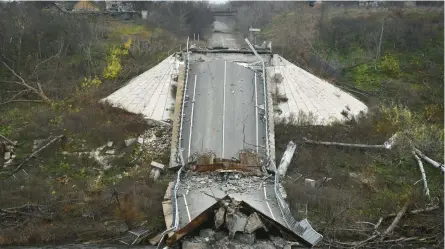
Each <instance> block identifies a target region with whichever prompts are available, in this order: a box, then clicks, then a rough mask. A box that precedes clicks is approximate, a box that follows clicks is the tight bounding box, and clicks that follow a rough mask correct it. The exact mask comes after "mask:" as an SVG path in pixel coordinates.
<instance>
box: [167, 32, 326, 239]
mask: <svg viewBox="0 0 445 249" xmlns="http://www.w3.org/2000/svg"><path fill="white" fill-rule="evenodd" d="M246 42H247V43H248V44H249V47H250V51H243V52H239V51H236V50H233V51H231V53H218V52H216V51H214V50H208V49H196V48H195V49H190V50H189V49H187V50H186V51H185V52H184V53H182V55H181V56H182V58H183V59H184V65H183V66H181V67H183V70H180V74H179V81H178V90H177V99H176V100H177V101H176V104H177V107H178V108H176V110H177V113H176V115H177V116H175V117H176V119H175V120H173V125H174V126H173V127H174V128H173V140H174V142H173V146H172V158H171V165H170V167H172V168H179V169H178V171H177V177H176V180H175V181H174V182H173V183H172V184H170V187H169V189H168V190H167V192H168V195H169V194H170V191H171V195H169V197H167V198H166V200H165V201H164V204H163V206H164V215H165V220H166V225H167V227H169V229H168V230H167V231H166V232H165V236H164V237H165V238H166V239H165V244H166V245H167V246H171V245H173V244H174V243H175V242H176V241H179V240H180V239H181V238H182V237H184V236H186V235H189V234H191V233H192V232H193V231H194V230H198V228H203V227H209V226H210V227H212V228H213V229H215V230H218V229H220V228H224V229H227V230H228V237H229V239H233V238H234V237H235V235H236V234H237V233H241V234H243V235H244V236H245V237H247V240H248V241H251V242H250V243H253V241H254V240H255V234H258V233H264V232H266V233H270V234H274V235H275V236H279V237H282V238H286V240H290V241H298V242H300V243H302V244H304V245H307V246H309V247H312V246H314V245H316V244H317V243H318V242H320V241H321V239H322V236H321V235H320V234H319V233H317V232H316V231H315V230H314V229H312V227H311V226H310V224H309V222H308V221H307V220H306V219H303V220H300V221H297V220H296V219H295V218H294V217H293V216H292V214H291V212H290V210H289V207H288V204H287V203H286V202H285V199H284V198H285V197H284V196H283V193H284V189H283V187H282V186H281V184H280V174H278V173H276V174H275V172H276V171H277V169H276V166H275V163H274V161H275V149H274V131H273V129H274V128H273V127H274V125H273V117H272V115H273V109H272V104H271V101H272V97H271V91H270V89H269V88H270V86H269V85H268V82H267V80H266V77H265V70H266V68H265V67H266V65H268V64H270V60H271V54H270V51H267V50H263V51H261V55H260V54H259V53H258V52H257V51H256V50H255V48H254V47H253V46H252V45H251V44H250V43H249V41H248V40H247V39H246ZM187 48H188V46H187ZM181 72H182V74H181ZM176 134H177V137H176V136H175V135H176ZM167 237H168V238H167ZM244 240H246V239H244Z"/></svg>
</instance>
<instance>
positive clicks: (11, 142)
mask: <svg viewBox="0 0 445 249" xmlns="http://www.w3.org/2000/svg"><path fill="white" fill-rule="evenodd" d="M0 138H1V139H3V140H5V141H6V142H8V143H10V144H11V145H16V143H15V142H13V141H12V140H11V139H9V138H7V137H5V136H3V135H1V134H0Z"/></svg>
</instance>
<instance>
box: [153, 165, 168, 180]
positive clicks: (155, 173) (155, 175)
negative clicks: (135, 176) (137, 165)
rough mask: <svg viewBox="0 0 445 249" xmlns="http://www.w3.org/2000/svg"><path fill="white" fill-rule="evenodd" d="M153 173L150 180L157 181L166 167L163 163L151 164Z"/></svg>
mask: <svg viewBox="0 0 445 249" xmlns="http://www.w3.org/2000/svg"><path fill="white" fill-rule="evenodd" d="M150 165H151V167H152V169H151V171H150V178H152V179H154V180H157V179H158V178H159V176H160V175H161V171H162V170H164V168H165V165H164V164H162V163H158V162H155V161H153V162H151V164H150Z"/></svg>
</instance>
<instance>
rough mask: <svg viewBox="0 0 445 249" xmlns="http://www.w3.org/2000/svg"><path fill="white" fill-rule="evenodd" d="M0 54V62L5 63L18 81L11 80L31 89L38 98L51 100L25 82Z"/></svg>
mask: <svg viewBox="0 0 445 249" xmlns="http://www.w3.org/2000/svg"><path fill="white" fill-rule="evenodd" d="M0 56H1V57H2V60H0V62H2V63H3V65H5V67H6V68H7V69H8V70H9V71H10V72H11V73H12V74H13V75H14V76H15V77H17V78H18V79H19V80H20V82H17V81H11V82H14V83H18V84H19V85H22V86H24V87H26V88H28V89H29V90H31V91H33V92H34V93H36V94H37V95H39V97H40V98H42V99H43V100H44V101H46V102H50V101H51V100H50V99H49V98H48V97H46V96H45V94H44V93H43V91H39V90H37V89H36V88H35V87H32V86H31V85H29V84H28V83H26V81H25V80H24V79H23V78H22V77H21V76H20V75H19V74H18V73H16V72H15V71H14V69H12V68H11V67H10V66H9V65H8V64H7V63H6V62H5V57H4V56H3V54H1V53H0ZM40 90H41V89H40Z"/></svg>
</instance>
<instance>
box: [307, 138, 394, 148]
mask: <svg viewBox="0 0 445 249" xmlns="http://www.w3.org/2000/svg"><path fill="white" fill-rule="evenodd" d="M303 140H304V142H305V143H308V144H319V145H334V146H340V147H351V148H367V149H388V148H387V146H385V145H384V144H372V145H370V144H348V143H338V142H324V141H314V140H309V139H307V138H305V137H304V138H303Z"/></svg>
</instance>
